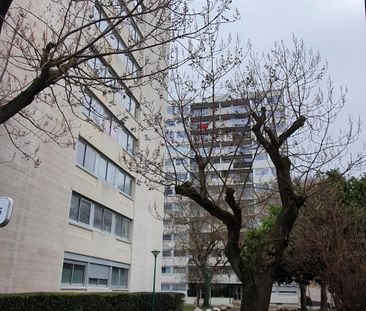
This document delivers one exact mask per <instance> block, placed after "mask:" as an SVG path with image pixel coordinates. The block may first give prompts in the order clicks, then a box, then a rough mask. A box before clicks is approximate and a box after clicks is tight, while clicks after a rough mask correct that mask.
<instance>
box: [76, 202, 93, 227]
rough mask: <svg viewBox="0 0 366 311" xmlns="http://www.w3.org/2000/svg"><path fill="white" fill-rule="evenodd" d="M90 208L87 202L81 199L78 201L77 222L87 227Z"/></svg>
mask: <svg viewBox="0 0 366 311" xmlns="http://www.w3.org/2000/svg"><path fill="white" fill-rule="evenodd" d="M90 208H91V203H90V202H87V201H85V200H83V199H81V200H80V212H79V222H82V223H84V224H87V225H89V223H90V222H89V221H90Z"/></svg>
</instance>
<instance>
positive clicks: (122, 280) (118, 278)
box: [112, 267, 128, 288]
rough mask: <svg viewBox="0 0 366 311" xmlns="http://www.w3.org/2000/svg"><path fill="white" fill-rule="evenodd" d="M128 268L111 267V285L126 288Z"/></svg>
mask: <svg viewBox="0 0 366 311" xmlns="http://www.w3.org/2000/svg"><path fill="white" fill-rule="evenodd" d="M127 284H128V270H127V269H123V268H115V267H113V268H112V287H120V288H127Z"/></svg>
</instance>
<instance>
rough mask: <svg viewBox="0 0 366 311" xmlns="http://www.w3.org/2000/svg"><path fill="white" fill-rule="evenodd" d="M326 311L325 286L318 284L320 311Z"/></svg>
mask: <svg viewBox="0 0 366 311" xmlns="http://www.w3.org/2000/svg"><path fill="white" fill-rule="evenodd" d="M327 310H328V297H327V286H326V285H325V283H324V282H320V311H327Z"/></svg>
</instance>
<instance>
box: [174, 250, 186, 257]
mask: <svg viewBox="0 0 366 311" xmlns="http://www.w3.org/2000/svg"><path fill="white" fill-rule="evenodd" d="M185 255H186V252H185V251H184V249H175V250H174V257H184V256H185Z"/></svg>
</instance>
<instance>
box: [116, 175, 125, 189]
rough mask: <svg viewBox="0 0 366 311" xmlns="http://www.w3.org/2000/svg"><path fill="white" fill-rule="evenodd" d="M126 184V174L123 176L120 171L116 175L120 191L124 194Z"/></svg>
mask: <svg viewBox="0 0 366 311" xmlns="http://www.w3.org/2000/svg"><path fill="white" fill-rule="evenodd" d="M124 184H125V174H123V173H122V172H121V171H120V170H118V171H117V174H116V186H117V188H118V190H120V191H122V192H124Z"/></svg>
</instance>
